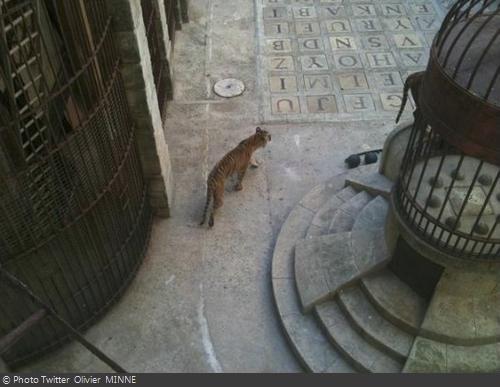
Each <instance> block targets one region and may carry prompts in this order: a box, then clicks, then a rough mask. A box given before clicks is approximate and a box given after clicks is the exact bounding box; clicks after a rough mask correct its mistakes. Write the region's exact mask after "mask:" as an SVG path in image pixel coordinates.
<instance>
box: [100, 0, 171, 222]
mask: <svg viewBox="0 0 500 387" xmlns="http://www.w3.org/2000/svg"><path fill="white" fill-rule="evenodd" d="M106 1H107V5H108V7H109V10H110V14H111V15H113V26H112V27H113V33H114V37H115V42H116V44H117V46H118V49H119V51H120V54H121V58H122V62H121V73H122V77H123V80H124V83H125V89H126V94H127V100H128V104H129V108H130V112H131V115H132V118H133V120H134V123H135V125H136V139H137V145H138V148H139V154H140V159H141V164H142V169H143V173H144V177H145V179H146V181H147V183H148V185H149V191H148V194H149V200H150V203H151V205H152V207H153V209H154V213H155V215H157V216H161V217H168V216H169V213H170V206H171V204H172V192H173V189H172V186H173V182H172V171H171V163H170V156H169V150H168V144H167V142H166V138H165V134H164V131H163V124H162V120H161V114H160V107H159V106H158V99H157V96H156V88H155V83H154V79H153V73H152V66H151V59H150V54H149V47H148V42H147V37H146V30H145V26H144V22H143V15H142V9H141V2H140V1H139V0H106ZM154 1H155V4H154V6H156V7H157V11H159V12H158V14H159V15H160V18H161V21H162V23H160V25H161V26H162V29H163V32H162V36H163V40H164V44H165V47H164V50H165V51H164V52H165V55H166V58H165V60H168V56H169V55H170V51H171V50H170V45H169V38H168V28H167V24H166V19H165V8H164V5H163V1H164V0H154Z"/></svg>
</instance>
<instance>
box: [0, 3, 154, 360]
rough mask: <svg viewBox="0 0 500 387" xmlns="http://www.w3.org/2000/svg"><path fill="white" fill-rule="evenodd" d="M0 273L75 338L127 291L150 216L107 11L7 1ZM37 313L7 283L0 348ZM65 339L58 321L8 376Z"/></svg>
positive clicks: (35, 337)
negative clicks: (46, 306) (45, 305)
mask: <svg viewBox="0 0 500 387" xmlns="http://www.w3.org/2000/svg"><path fill="white" fill-rule="evenodd" d="M0 58H1V59H0V60H1V71H0V113H1V114H0V264H2V265H3V267H4V268H5V269H6V270H8V271H9V272H11V273H12V274H14V275H16V276H17V277H18V278H19V279H21V280H22V281H23V282H25V283H26V284H28V286H29V287H30V288H31V289H32V290H33V291H34V292H35V293H37V294H38V295H39V296H40V297H42V298H43V299H44V300H46V301H48V302H49V303H50V304H51V305H52V306H53V307H54V309H56V310H57V311H58V312H59V313H60V314H61V315H62V317H64V318H65V319H67V321H69V322H70V323H71V324H72V325H73V326H74V327H76V328H84V327H86V326H88V325H89V324H90V323H91V322H92V321H93V320H94V319H95V318H97V317H98V316H99V315H101V314H102V313H103V311H104V309H105V308H106V307H107V306H109V305H110V303H111V302H112V301H113V300H114V299H115V298H116V297H117V296H118V295H119V294H120V293H121V292H122V291H123V290H124V288H125V287H126V285H127V283H128V281H129V280H130V279H131V278H132V276H133V274H134V273H135V271H136V269H137V267H138V265H139V264H140V262H141V260H142V257H143V253H144V250H145V247H146V246H147V241H148V236H149V231H150V225H151V211H150V208H149V205H148V201H147V200H146V185H145V182H144V180H143V176H142V172H141V166H140V161H139V157H138V154H137V148H136V144H135V138H134V127H133V125H132V120H131V119H130V116H129V112H128V107H127V101H126V96H125V91H124V85H123V82H122V79H121V77H120V72H119V67H118V66H119V56H118V53H117V50H116V48H115V45H114V43H113V36H112V34H111V17H110V15H109V14H108V12H107V10H106V2H104V1H101V0H85V1H83V0H71V1H56V0H0ZM35 311H36V309H35V307H34V305H31V304H30V303H29V302H26V301H25V300H22V301H21V300H20V299H19V295H17V294H15V293H13V291H12V290H10V289H8V288H6V287H5V286H2V284H0V337H2V336H3V335H5V334H6V333H7V332H9V331H11V330H12V329H13V328H15V327H16V326H18V325H19V324H20V323H21V322H22V321H23V320H25V319H26V318H27V317H29V316H30V315H31V314H32V313H33V312H35ZM65 338H66V333H65V332H64V330H63V329H62V327H60V326H58V325H57V324H55V323H54V321H52V320H51V319H50V318H47V319H45V320H44V321H42V322H41V323H40V324H39V325H38V326H37V327H36V328H34V329H33V330H32V331H30V332H29V333H28V334H27V335H26V336H25V337H24V338H23V339H21V340H20V341H19V342H18V343H17V344H16V345H15V346H14V347H12V348H11V349H10V350H9V351H8V352H7V353H6V354H5V355H4V359H5V360H6V361H7V362H8V363H10V364H11V365H14V366H15V365H16V364H19V363H21V362H23V361H25V360H27V359H29V358H30V357H32V356H34V355H36V354H39V353H42V352H44V351H46V350H48V349H50V348H52V347H54V346H55V345H57V344H59V343H60V342H62V341H63V340H64V339H65Z"/></svg>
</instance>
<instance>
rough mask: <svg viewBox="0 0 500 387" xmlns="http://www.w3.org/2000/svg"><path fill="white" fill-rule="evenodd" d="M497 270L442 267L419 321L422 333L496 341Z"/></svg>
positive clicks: (499, 329) (468, 341)
mask: <svg viewBox="0 0 500 387" xmlns="http://www.w3.org/2000/svg"><path fill="white" fill-rule="evenodd" d="M499 302H500V292H499V290H498V274H497V273H495V272H494V271H493V272H491V273H484V272H481V273H475V272H472V271H464V270H456V269H451V268H448V269H446V270H445V272H444V273H443V275H442V276H441V279H440V281H439V283H438V284H437V286H436V289H435V290H434V295H433V297H432V300H431V302H430V304H429V308H428V310H427V313H426V315H425V319H424V321H423V323H422V333H421V334H422V335H423V336H425V337H430V338H434V339H436V340H440V341H444V342H447V343H451V344H457V345H474V344H485V343H492V342H498V341H500V324H499V321H500V311H499V308H498V305H500V304H499Z"/></svg>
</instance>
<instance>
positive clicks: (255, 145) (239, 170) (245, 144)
mask: <svg viewBox="0 0 500 387" xmlns="http://www.w3.org/2000/svg"><path fill="white" fill-rule="evenodd" d="M269 141H271V135H270V134H269V133H268V132H267V131H265V130H262V129H261V128H259V127H257V128H256V129H255V133H254V134H253V135H251V136H250V137H248V138H246V139H245V140H243V141H241V142H240V143H239V144H238V145H237V146H236V147H235V148H234V149H233V150H231V151H230V152H229V153H227V154H226V155H225V156H224V157H223V158H222V159H221V160H220V161H219V162H218V163H217V164H215V166H214V168H213V169H212V171H211V172H210V174H209V175H208V179H207V201H206V203H205V209H204V210H203V219H202V221H201V223H200V226H201V225H203V224H204V223H205V221H206V219H207V213H208V209H209V207H210V203H211V202H212V208H211V210H210V215H209V220H208V225H209V227H213V225H214V215H215V212H216V211H217V209H218V208H220V207H221V206H222V203H223V199H224V184H225V180H226V178H228V177H229V176H231V175H232V174H234V173H236V174H237V182H236V186H235V190H236V191H240V190H242V189H243V186H242V185H241V182H242V180H243V178H244V177H245V173H246V171H247V168H248V166H249V164H252V165H253V166H256V165H255V164H253V163H252V154H253V153H254V152H255V151H256V150H257V149H259V148H262V147H265V146H266V144H267V143H268V142H269Z"/></svg>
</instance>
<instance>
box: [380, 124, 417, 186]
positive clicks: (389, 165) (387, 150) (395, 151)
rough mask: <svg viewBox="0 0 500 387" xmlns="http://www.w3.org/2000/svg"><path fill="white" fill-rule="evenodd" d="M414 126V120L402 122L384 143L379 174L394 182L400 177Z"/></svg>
mask: <svg viewBox="0 0 500 387" xmlns="http://www.w3.org/2000/svg"><path fill="white" fill-rule="evenodd" d="M412 124H413V121H412V120H408V121H402V122H400V123H399V125H398V126H397V127H396V128H395V129H394V130H393V131H392V132H391V133H390V134H389V135H388V136H387V138H386V140H385V143H384V152H382V155H381V156H380V159H381V160H380V169H379V173H380V174H382V175H384V176H385V177H387V178H388V179H389V180H391V181H393V182H394V181H395V180H396V178H397V177H398V175H399V169H400V166H401V163H402V161H403V155H404V152H405V150H406V144H407V143H408V139H409V137H410V130H411V127H412Z"/></svg>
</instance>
